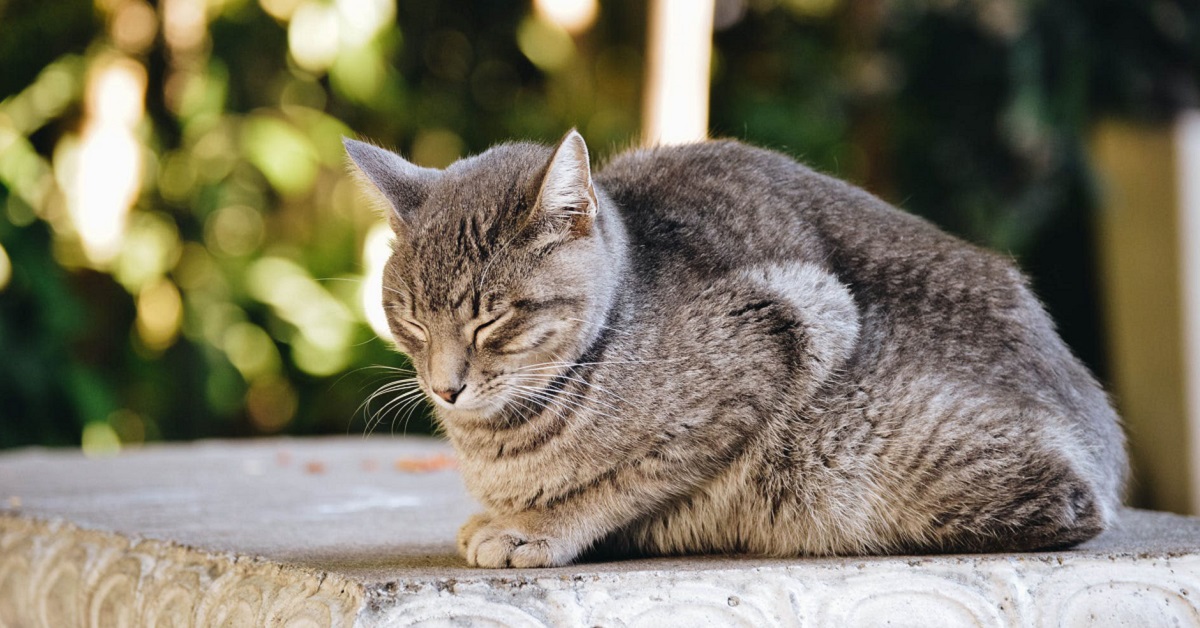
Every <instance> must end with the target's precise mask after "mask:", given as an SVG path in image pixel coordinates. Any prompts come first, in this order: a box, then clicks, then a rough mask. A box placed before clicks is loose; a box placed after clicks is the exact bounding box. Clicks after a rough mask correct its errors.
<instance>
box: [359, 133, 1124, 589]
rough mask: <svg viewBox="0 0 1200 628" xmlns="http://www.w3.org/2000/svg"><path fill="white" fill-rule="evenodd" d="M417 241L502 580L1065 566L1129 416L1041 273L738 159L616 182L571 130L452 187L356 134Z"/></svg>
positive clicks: (482, 162) (433, 377) (415, 346)
mask: <svg viewBox="0 0 1200 628" xmlns="http://www.w3.org/2000/svg"><path fill="white" fill-rule="evenodd" d="M345 146H346V149H347V152H348V154H349V156H350V158H351V160H352V162H353V163H354V164H355V165H356V166H357V169H356V170H357V171H358V173H359V174H360V175H365V181H366V185H365V187H366V188H374V189H373V190H371V193H372V194H375V195H376V197H377V198H378V197H380V196H381V197H382V198H383V199H385V200H386V207H387V214H388V216H389V220H390V223H391V227H392V230H393V231H394V233H395V240H394V243H393V252H392V255H391V258H390V260H389V261H388V263H387V265H386V268H385V275H384V293H383V297H384V304H385V308H386V311H387V316H388V321H389V325H390V328H391V331H392V333H393V336H394V340H395V342H396V345H397V346H398V348H399V349H400V350H401V351H403V352H404V353H406V354H408V355H409V356H410V357H411V360H412V364H413V365H414V368H415V370H416V378H417V380H418V382H419V384H420V387H421V389H422V390H423V391H425V394H427V395H428V397H429V399H430V400H431V402H432V403H434V404H435V406H436V408H435V409H436V415H437V419H438V422H439V423H440V425H441V427H442V428H443V429H444V431H445V433H446V435H447V436H448V437H449V439H450V441H451V442H452V444H453V446H454V448H455V449H456V451H457V453H458V456H459V464H460V468H461V470H462V475H463V479H464V481H465V483H466V486H467V488H468V490H469V491H470V492H471V494H472V495H474V496H475V497H476V498H477V499H478V500H479V501H480V502H482V504H483V505H484V506H485V508H486V511H485V512H484V513H482V514H478V515H475V516H474V517H472V518H471V519H470V520H468V521H467V522H466V524H465V525H464V526H463V527H462V529H461V531H460V532H459V535H458V547H459V550H460V552H461V553H462V555H463V557H464V558H465V559H466V561H467V562H468V563H469V564H470V565H472V566H479V567H546V566H557V565H564V564H567V563H570V562H572V561H575V560H580V559H588V558H592V557H608V556H628V555H637V556H659V555H678V554H704V553H710V554H711V553H750V554H757V555H766V556H828V555H860V554H899V553H951V552H954V553H957V552H999V551H1032V550H1052V549H1059V548H1066V547H1070V546H1072V545H1075V544H1078V543H1080V542H1082V541H1085V540H1087V539H1089V538H1092V537H1094V536H1095V535H1097V534H1098V533H1100V532H1101V531H1102V530H1104V529H1105V528H1106V527H1107V526H1109V525H1111V524H1112V523H1113V521H1114V517H1115V513H1116V511H1117V509H1118V507H1119V505H1120V500H1121V493H1122V490H1123V488H1122V487H1123V484H1124V481H1125V475H1126V468H1127V459H1126V453H1125V446H1124V439H1123V436H1122V433H1121V428H1120V426H1119V421H1118V418H1117V415H1116V413H1115V412H1114V411H1113V409H1112V407H1111V406H1110V404H1109V402H1108V399H1107V397H1106V395H1105V393H1104V392H1103V391H1102V389H1101V388H1100V386H1099V385H1098V384H1097V383H1096V381H1095V380H1094V379H1093V377H1092V375H1091V374H1090V373H1089V372H1088V370H1087V369H1086V368H1085V367H1084V366H1083V365H1082V364H1081V363H1080V362H1079V361H1078V360H1077V359H1076V358H1075V357H1073V356H1072V354H1071V352H1070V351H1069V350H1068V349H1067V347H1066V345H1065V344H1064V343H1063V342H1062V340H1061V339H1060V338H1059V337H1058V335H1057V334H1056V332H1055V330H1054V327H1053V324H1052V322H1051V320H1050V318H1049V317H1048V316H1047V315H1046V313H1045V312H1044V311H1043V309H1042V307H1041V305H1040V304H1039V302H1038V301H1037V299H1036V298H1035V297H1034V296H1033V294H1032V293H1031V291H1030V289H1029V288H1028V286H1027V282H1026V280H1025V279H1024V277H1023V276H1022V275H1021V273H1020V272H1019V271H1018V270H1017V269H1016V268H1015V267H1014V265H1013V264H1012V263H1010V262H1009V261H1008V260H1006V259H1005V258H1003V257H1001V256H999V255H997V254H994V253H991V252H988V251H985V250H983V249H980V248H977V247H975V246H973V245H970V244H967V243H965V242H963V241H960V240H958V239H956V238H954V237H952V236H950V235H947V234H945V233H944V232H942V231H939V230H938V229H937V228H935V227H934V226H933V225H931V224H930V223H928V222H926V221H924V220H922V219H920V218H917V217H915V216H913V215H910V214H907V213H905V212H902V211H900V210H898V209H895V208H893V207H891V206H889V205H887V204H885V203H884V202H883V201H881V200H879V199H877V198H875V197H874V196H871V195H870V194H868V193H866V192H864V191H862V190H860V189H858V188H855V187H853V186H851V185H849V184H847V183H843V182H841V181H839V180H836V179H833V178H830V177H828V176H824V175H821V174H818V173H816V172H814V171H812V170H810V169H808V168H807V167H805V166H802V165H800V164H799V163H797V162H795V161H793V160H792V159H790V158H788V157H786V156H784V155H781V154H779V153H775V152H771V151H768V150H764V149H759V148H754V147H751V146H747V145H744V144H741V143H738V142H736V141H728V140H726V141H706V142H700V143H695V144H689V145H681V146H672V147H658V148H647V149H639V150H632V151H629V152H625V153H623V154H619V155H617V156H615V157H613V158H611V160H610V161H609V163H608V164H607V165H606V166H605V167H604V168H603V169H600V170H598V171H597V172H596V173H595V176H594V177H593V175H592V170H591V165H590V159H589V155H588V148H587V145H586V143H585V142H584V140H583V138H582V137H581V136H580V135H579V133H578V132H576V131H574V130H572V131H571V132H569V133H567V134H566V136H565V137H564V138H563V139H562V140H561V141H560V142H559V143H558V145H557V146H555V147H549V146H544V145H539V144H534V143H509V144H502V145H499V146H496V147H493V148H492V149H490V150H488V151H486V152H484V153H482V154H480V155H477V156H474V157H470V158H466V159H463V160H460V161H458V162H456V163H454V164H452V165H451V166H449V167H447V168H445V169H444V170H438V169H431V168H423V167H419V166H416V165H414V164H412V163H410V162H408V161H406V160H404V159H403V158H402V157H400V156H399V155H397V154H395V153H393V152H390V151H387V150H385V149H382V148H378V147H376V146H374V145H371V144H368V143H364V142H360V141H355V140H351V139H346V140H345Z"/></svg>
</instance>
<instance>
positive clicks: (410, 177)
mask: <svg viewBox="0 0 1200 628" xmlns="http://www.w3.org/2000/svg"><path fill="white" fill-rule="evenodd" d="M342 144H343V145H345V147H346V154H348V155H350V159H351V160H352V161H353V162H354V165H355V166H357V167H358V170H359V172H361V173H362V174H363V175H364V176H366V178H367V180H369V181H370V182H371V183H372V184H373V185H374V186H375V188H376V189H378V190H379V192H380V193H381V194H383V197H384V198H385V199H387V202H388V205H390V207H391V210H392V211H391V212H390V215H389V216H388V218H389V221H390V222H391V223H392V230H393V231H397V232H398V231H399V230H400V229H401V228H404V227H406V226H407V225H408V224H410V223H411V221H412V216H413V213H415V212H416V210H417V208H418V207H420V206H421V204H422V203H424V202H425V197H426V196H428V194H429V186H430V185H431V184H432V183H433V181H434V180H435V179H436V178H437V177H438V176H439V175H440V174H441V172H440V171H438V170H434V169H433V168H422V167H420V166H418V165H416V164H413V163H411V162H409V161H408V160H406V159H404V158H403V157H401V156H400V155H397V154H396V153H393V152H392V151H390V150H386V149H383V148H379V147H378V146H373V145H371V144H368V143H366V142H360V141H358V140H352V139H350V138H348V137H343V138H342Z"/></svg>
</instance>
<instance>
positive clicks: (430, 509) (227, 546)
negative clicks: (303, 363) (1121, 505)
mask: <svg viewBox="0 0 1200 628" xmlns="http://www.w3.org/2000/svg"><path fill="white" fill-rule="evenodd" d="M448 453H449V449H448V448H447V446H446V445H445V444H444V443H442V442H440V441H435V440H429V439H402V438H377V439H371V440H366V441H364V440H362V439H350V438H341V439H310V440H287V439H274V440H266V441H257V442H227V443H225V442H207V443H197V444H194V445H168V446H156V447H147V448H145V449H142V450H138V451H133V452H128V453H126V454H123V455H122V456H119V457H117V458H113V459H108V460H88V459H85V458H83V457H82V456H80V455H78V453H76V452H66V451H48V450H26V451H21V452H15V453H7V454H4V455H0V505H7V509H6V510H4V511H3V513H2V514H0V625H2V626H73V625H87V626H121V625H129V626H141V625H171V626H189V625H192V626H207V625H230V626H240V625H285V626H350V625H354V626H363V627H366V626H407V625H418V624H441V625H444V624H446V623H452V624H468V625H472V624H483V623H488V624H490V625H497V623H498V624H499V625H508V626H541V625H599V626H661V625H681V626H699V625H745V626H768V625H779V626H845V625H860V624H872V625H873V624H876V623H884V622H892V623H901V624H911V623H914V622H915V623H916V624H918V625H923V626H935V625H946V626H964V625H979V626H1004V625H1033V626H1043V625H1045V626H1058V625H1066V626H1084V625H1096V624H1097V623H1100V624H1103V625H1129V626H1147V625H1180V626H1200V606H1198V604H1197V601H1196V599H1197V596H1200V520H1197V519H1192V518H1187V517H1179V516H1175V515H1169V514H1164V513H1151V512H1144V511H1126V512H1125V513H1123V516H1122V522H1121V526H1120V527H1119V529H1116V530H1113V531H1110V532H1108V533H1106V534H1105V535H1103V536H1101V537H1100V538H1098V539H1096V540H1094V541H1092V542H1090V543H1087V544H1085V545H1083V546H1081V547H1079V548H1076V549H1074V550H1070V551H1064V552H1054V553H1038V554H1012V555H971V556H936V557H929V556H912V557H884V558H854V559H838V560H834V559H790V560H763V559H754V558H748V557H697V558H675V559H652V560H637V561H625V562H615V563H598V564H586V565H576V566H570V567H563V568H557V569H546V570H503V571H489V570H476V569H469V568H467V567H465V565H464V563H463V562H462V561H461V560H459V559H458V558H457V557H456V556H455V555H454V551H453V538H454V533H455V530H456V529H457V526H458V524H459V523H460V522H461V521H462V520H463V519H464V518H465V517H466V516H467V515H468V514H469V513H470V512H472V511H473V510H475V506H474V505H473V504H472V503H471V501H470V500H469V499H468V498H467V496H466V495H465V493H464V491H463V489H462V485H461V482H460V480H459V478H458V475H457V474H456V473H455V472H453V471H445V470H442V471H438V470H434V471H431V472H427V473H413V472H411V471H413V470H420V469H436V468H437V467H438V466H439V465H438V464H430V462H431V461H432V462H434V463H436V462H438V461H440V460H442V458H440V457H439V456H444V455H446V454H448ZM398 469H399V470H398Z"/></svg>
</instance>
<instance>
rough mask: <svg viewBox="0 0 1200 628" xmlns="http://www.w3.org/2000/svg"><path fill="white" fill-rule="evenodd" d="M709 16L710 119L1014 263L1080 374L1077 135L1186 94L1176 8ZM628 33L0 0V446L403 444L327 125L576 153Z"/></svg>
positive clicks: (827, 8)
mask: <svg viewBox="0 0 1200 628" xmlns="http://www.w3.org/2000/svg"><path fill="white" fill-rule="evenodd" d="M716 23H717V29H718V30H717V33H716V35H715V46H716V47H715V51H714V69H713V90H712V106H711V117H712V119H711V128H712V129H713V131H714V134H715V135H723V136H733V137H739V138H743V139H747V140H749V141H752V142H755V143H758V144H762V145H766V146H769V147H773V148H777V149H780V150H783V151H785V152H789V153H791V154H793V155H796V156H798V157H799V158H801V159H802V160H804V161H807V162H809V163H810V164H812V165H814V166H816V167H818V168H819V169H822V170H825V171H828V172H831V173H834V174H837V175H839V176H842V177H844V178H848V179H850V180H851V181H854V182H857V183H860V184H862V185H864V186H865V187H867V188H868V189H871V190H872V191H875V192H876V193H878V194H881V195H882V196H884V197H885V198H887V199H888V200H892V201H895V202H898V203H900V204H902V205H903V206H905V207H906V208H908V209H910V210H913V211H916V212H918V213H921V214H923V215H926V216H928V217H930V218H932V219H934V220H935V221H937V222H939V223H940V224H942V225H944V226H946V227H947V228H948V229H950V230H952V231H954V232H956V233H959V234H961V235H963V236H964V237H967V238H969V239H972V240H974V241H977V242H980V243H983V244H986V245H989V246H993V247H996V248H999V249H1001V250H1006V251H1009V252H1011V253H1012V254H1013V255H1015V256H1018V257H1019V258H1020V259H1021V260H1022V262H1023V263H1024V265H1025V266H1026V267H1027V268H1028V269H1030V270H1031V271H1032V274H1033V275H1034V277H1035V279H1036V281H1037V284H1038V288H1039V290H1040V292H1041V293H1042V295H1043V296H1044V297H1045V298H1046V300H1047V302H1048V303H1049V305H1050V307H1051V309H1052V311H1053V312H1054V313H1055V314H1056V316H1057V317H1058V318H1059V320H1060V323H1062V327H1063V330H1064V334H1065V335H1066V337H1067V339H1068V341H1069V342H1071V343H1072V344H1073V345H1074V346H1075V347H1076V349H1077V351H1079V352H1080V353H1081V354H1082V355H1083V356H1084V358H1085V359H1086V360H1088V361H1089V362H1091V363H1092V364H1093V365H1094V366H1097V367H1100V368H1102V367H1103V356H1102V354H1101V352H1100V350H1099V346H1100V343H1099V340H1098V338H1099V331H1098V324H1097V320H1096V316H1097V315H1096V310H1097V308H1096V303H1095V301H1096V299H1095V295H1094V290H1093V289H1092V287H1091V283H1092V279H1091V272H1092V271H1091V266H1090V259H1089V258H1090V246H1091V239H1090V237H1089V228H1090V226H1089V222H1088V218H1087V217H1088V212H1089V211H1091V210H1092V208H1093V207H1095V198H1094V197H1095V191H1094V186H1093V184H1092V183H1091V181H1090V179H1089V168H1088V164H1087V154H1086V150H1085V142H1086V135H1087V132H1088V129H1089V126H1090V124H1091V123H1093V122H1094V121H1095V120H1096V119H1097V118H1098V117H1099V116H1103V115H1119V116H1125V117H1134V118H1138V119H1143V120H1147V121H1161V120H1165V119H1168V118H1169V117H1170V116H1171V115H1172V114H1173V112H1175V111H1177V110H1178V109H1179V108H1180V107H1183V106H1189V105H1195V104H1197V100H1198V98H1197V93H1198V91H1200V90H1198V89H1197V85H1198V83H1200V72H1198V68H1200V43H1198V42H1200V36H1198V32H1200V31H1198V29H1200V7H1198V6H1197V5H1195V4H1194V3H1190V2H1186V1H1185V0H1152V1H1145V0H1087V1H1085V0H753V1H745V2H742V1H738V0H720V1H719V2H718V9H717V20H716ZM644 33H645V7H644V6H643V3H641V2H635V1H613V2H603V1H602V2H601V3H600V12H599V15H598V17H597V19H596V21H595V23H594V24H592V25H590V27H589V28H587V29H586V30H584V31H583V32H580V33H576V34H573V35H572V34H568V33H567V32H566V31H564V30H563V29H562V28H561V27H559V26H558V25H556V24H554V23H553V22H551V21H549V20H547V19H546V18H545V17H543V16H541V15H540V14H538V13H537V12H536V11H534V10H533V9H532V8H531V7H530V6H529V5H527V4H525V3H496V2H467V1H465V0H405V1H404V2H398V3H396V2H392V1H391V0H358V1H350V0H160V1H159V2H157V3H155V4H150V3H147V2H145V0H95V2H94V3H93V2H85V1H81V0H52V1H48V0H0V67H2V68H3V69H4V70H3V72H0V247H3V248H2V249H0V251H2V254H0V271H5V269H6V268H7V269H8V271H7V272H0V357H2V358H3V359H0V447H12V446H17V445H24V444H58V445H60V444H78V443H80V442H81V440H82V441H84V442H85V444H87V443H89V442H90V443H91V446H92V447H94V448H96V449H97V450H103V449H105V448H113V447H116V446H117V445H118V443H137V442H142V441H148V440H158V439H181V438H198V437H212V436H242V435H253V434H268V433H278V432H286V433H293V434H314V433H346V432H350V433H359V432H362V431H363V430H365V429H368V426H367V419H368V418H369V417H370V416H372V415H373V413H375V412H379V411H382V412H380V413H379V416H378V418H380V419H381V420H382V424H381V425H380V426H378V428H377V429H381V430H382V429H389V425H390V426H391V428H392V429H396V430H401V429H405V430H407V431H410V432H424V431H429V430H430V429H431V427H432V426H431V424H430V422H429V419H428V417H426V416H425V415H424V413H423V412H424V411H423V410H420V409H416V411H414V412H412V413H411V416H409V415H408V414H406V412H399V411H398V410H406V409H404V408H396V407H394V406H392V407H387V406H385V404H386V402H387V400H386V399H382V400H377V401H376V402H375V403H374V405H373V406H370V407H369V408H368V409H365V410H364V409H363V408H361V407H360V404H361V403H362V402H363V400H364V399H366V398H367V396H368V394H369V393H370V392H371V391H372V390H374V389H375V388H376V387H377V386H378V385H380V384H381V383H383V382H384V381H387V380H388V379H390V378H392V377H394V375H393V374H392V373H390V372H387V371H381V370H374V369H371V368H370V367H371V366H372V365H388V366H403V365H404V364H403V358H402V357H401V356H399V355H397V354H395V353H393V352H392V351H391V350H390V349H389V348H388V345H387V343H386V342H385V341H383V340H380V339H379V338H378V336H377V335H376V332H375V331H373V329H372V327H371V326H370V324H369V318H370V316H369V312H366V311H364V292H366V293H367V296H370V293H371V291H372V290H373V289H374V290H377V288H375V287H373V285H372V283H371V277H370V276H369V267H370V266H371V263H370V262H371V259H372V252H374V259H375V263H377V262H378V256H379V251H380V248H379V247H380V246H382V242H385V241H386V234H385V233H384V232H382V231H381V230H380V229H381V227H380V220H379V217H378V216H377V215H376V214H375V212H374V210H373V209H372V208H371V207H370V206H369V204H367V203H364V202H362V199H361V197H360V196H359V193H358V192H357V190H356V189H355V187H354V183H353V181H352V180H351V179H350V178H349V177H348V176H347V175H346V172H345V166H344V159H343V156H342V150H341V146H340V138H341V136H343V135H352V136H353V135H361V136H364V137H368V138H372V139H375V140H378V141H380V142H382V143H384V144H386V145H389V146H392V147H395V148H397V149H399V150H400V151H401V152H403V153H404V154H406V155H408V156H409V157H410V158H412V159H413V160H414V161H417V162H418V163H421V164H424V165H428V166H443V165H446V164H447V163H449V162H451V161H453V160H454V159H455V158H457V157H460V156H462V155H464V154H468V153H471V152H477V151H480V150H482V149H484V148H486V147H487V146H489V145H491V144H493V143H496V142H498V141H503V140H506V139H513V138H530V139H536V140H541V141H547V142H551V141H554V140H556V139H557V138H558V137H559V136H561V134H562V133H563V131H564V130H565V129H567V128H569V127H571V126H576V127H578V128H579V129H580V130H581V131H582V132H583V133H584V135H585V137H586V138H587V140H588V142H589V143H590V144H591V145H592V147H593V151H594V152H596V153H597V154H598V155H599V156H600V157H601V159H602V158H603V156H604V155H606V154H611V153H613V152H615V151H617V150H619V149H622V148H624V147H627V146H630V145H633V144H635V143H636V141H637V137H638V126H639V109H640V104H641V81H642V64H643V49H644V37H645V35H644ZM109 79H111V80H110V81H109V82H107V83H106V82H105V80H109ZM130 95H132V97H130ZM106 98H107V100H106ZM131 111H132V112H133V114H134V115H133V118H132V119H126V118H125V117H122V116H123V115H124V113H122V112H125V113H129V112H131ZM105 142H108V143H105ZM123 151H124V152H123ZM123 173H124V174H123ZM129 173H132V175H131V176H132V178H131V179H129V180H128V181H126V179H124V178H122V177H123V176H125V175H128V174H129ZM122 186H124V187H122ZM93 189H94V190H99V192H96V193H93ZM123 191H125V192H128V193H129V194H131V197H130V198H132V199H133V201H132V208H131V209H130V211H129V212H128V214H127V215H125V214H121V215H120V216H119V217H118V218H114V219H113V220H110V221H108V222H99V223H96V222H89V220H92V219H90V218H88V216H93V215H98V214H96V213H95V212H92V213H87V212H86V211H84V210H87V208H94V207H101V206H103V207H108V208H109V209H108V210H105V211H111V209H112V207H117V206H119V205H120V203H119V202H110V201H111V198H116V199H117V200H118V201H119V200H120V198H123V197H121V194H122V193H124V192H123ZM110 197H111V198H110ZM105 199H109V200H105ZM105 203H107V204H105ZM89 211H90V210H89ZM97 211H99V210H97ZM114 221H115V222H114ZM110 223H111V224H119V225H123V227H122V228H121V229H119V230H118V233H117V235H116V236H112V235H111V234H109V235H107V236H106V235H105V233H106V232H105V231H104V228H103V227H105V225H109V224H110ZM105 238H107V239H105ZM113 238H116V240H113ZM114 242H115V244H114ZM106 246H107V247H108V248H107V249H106V248H105V247H106ZM6 261H7V263H5V262H6ZM356 409H357V410H356Z"/></svg>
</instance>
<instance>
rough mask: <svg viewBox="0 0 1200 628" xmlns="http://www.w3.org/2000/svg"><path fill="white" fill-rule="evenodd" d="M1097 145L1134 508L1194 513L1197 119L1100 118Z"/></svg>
mask: <svg viewBox="0 0 1200 628" xmlns="http://www.w3.org/2000/svg"><path fill="white" fill-rule="evenodd" d="M1092 148H1093V150H1092V153H1093V157H1094V159H1095V163H1096V166H1097V168H1098V170H1099V173H1100V175H1101V186H1102V198H1103V202H1102V207H1101V211H1100V212H1099V215H1098V217H1097V219H1098V229H1097V232H1098V237H1099V239H1100V246H1099V247H1098V249H1099V251H1100V258H1101V259H1100V267H1101V277H1102V284H1103V285H1102V286H1101V287H1102V291H1103V297H1104V303H1105V318H1106V323H1107V328H1108V343H1109V347H1108V348H1109V355H1110V360H1109V362H1110V364H1112V373H1111V375H1112V382H1111V386H1110V389H1111V390H1112V392H1113V396H1114V400H1115V402H1116V405H1117V407H1118V409H1119V411H1120V412H1121V415H1122V417H1123V418H1124V421H1125V427H1126V432H1127V433H1128V434H1129V444H1130V453H1131V457H1132V460H1133V465H1134V475H1133V484H1132V489H1133V490H1132V494H1131V498H1132V499H1131V501H1132V502H1133V503H1134V504H1135V505H1139V506H1149V507H1153V508H1158V509H1164V510H1171V511H1174V512H1180V513H1190V512H1196V511H1197V509H1198V508H1200V460H1196V459H1197V454H1200V440H1198V438H1200V434H1198V432H1200V429H1198V423H1200V416H1198V415H1197V408H1200V398H1198V394H1200V393H1198V390H1197V377H1198V374H1197V371H1196V367H1197V366H1198V365H1200V350H1198V349H1197V340H1196V336H1197V333H1198V331H1200V307H1198V305H1200V304H1198V302H1197V299H1198V298H1200V296H1198V295H1200V286H1198V285H1197V283H1198V281H1200V269H1198V268H1197V263H1198V262H1200V253H1198V252H1197V249H1198V248H1200V225H1198V224H1197V223H1200V219H1197V212H1200V188H1198V184H1197V183H1196V182H1194V181H1192V179H1195V178H1196V177H1197V176H1200V123H1197V122H1196V118H1195V117H1185V118H1184V119H1183V121H1181V123H1180V124H1177V125H1163V126H1158V127H1146V126H1137V125H1133V124H1129V123H1124V122H1116V121H1105V122H1102V123H1101V124H1100V125H1098V127H1097V128H1096V131H1095V134H1094V136H1093V142H1092ZM1189 205H1190V206H1189Z"/></svg>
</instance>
